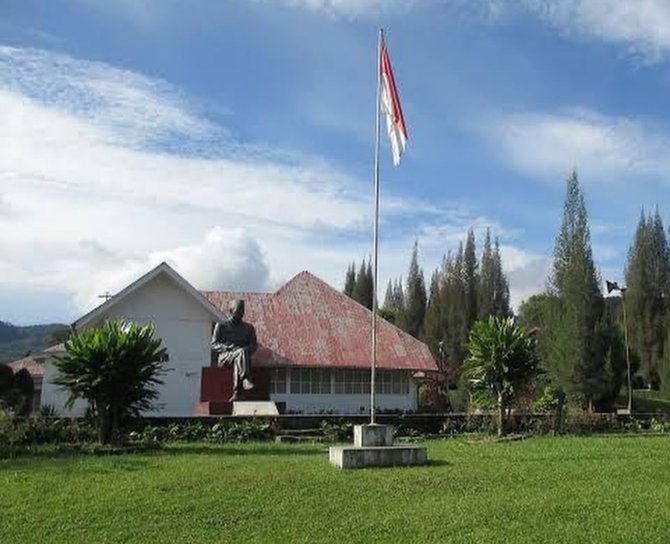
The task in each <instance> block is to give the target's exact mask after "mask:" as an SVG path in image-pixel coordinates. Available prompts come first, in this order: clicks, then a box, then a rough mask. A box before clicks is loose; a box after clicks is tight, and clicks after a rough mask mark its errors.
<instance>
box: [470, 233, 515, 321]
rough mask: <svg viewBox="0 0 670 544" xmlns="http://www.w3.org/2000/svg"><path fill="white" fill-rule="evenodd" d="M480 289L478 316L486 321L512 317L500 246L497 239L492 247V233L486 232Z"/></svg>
mask: <svg viewBox="0 0 670 544" xmlns="http://www.w3.org/2000/svg"><path fill="white" fill-rule="evenodd" d="M479 270H480V275H479V289H478V297H477V315H478V318H479V319H485V318H487V317H488V316H489V315H494V316H496V317H507V316H509V315H511V313H512V312H511V311H510V307H509V284H508V282H507V277H506V276H505V273H504V272H503V269H502V261H501V258H500V244H499V242H498V239H497V238H496V241H495V246H494V247H491V232H490V231H489V230H488V229H487V230H486V238H485V239H484V249H483V250H482V258H481V264H480V268H479Z"/></svg>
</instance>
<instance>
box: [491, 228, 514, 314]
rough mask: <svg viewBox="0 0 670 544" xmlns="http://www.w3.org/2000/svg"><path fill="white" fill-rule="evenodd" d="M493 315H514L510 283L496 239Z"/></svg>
mask: <svg viewBox="0 0 670 544" xmlns="http://www.w3.org/2000/svg"><path fill="white" fill-rule="evenodd" d="M492 314H493V315H495V316H498V317H507V316H509V315H512V309H511V308H510V305H509V282H508V281H507V276H505V272H503V269H502V259H501V257H500V242H499V241H498V238H496V241H495V245H494V246H493V303H492Z"/></svg>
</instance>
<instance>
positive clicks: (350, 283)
mask: <svg viewBox="0 0 670 544" xmlns="http://www.w3.org/2000/svg"><path fill="white" fill-rule="evenodd" d="M355 285H356V261H353V262H352V263H351V264H350V265H349V267H348V268H347V274H346V276H345V277H344V290H343V291H342V292H343V293H344V294H345V295H347V296H348V297H351V296H352V295H353V293H354V286H355Z"/></svg>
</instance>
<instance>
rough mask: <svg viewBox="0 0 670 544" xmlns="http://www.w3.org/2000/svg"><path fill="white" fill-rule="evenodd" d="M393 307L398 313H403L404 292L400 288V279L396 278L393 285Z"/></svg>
mask: <svg viewBox="0 0 670 544" xmlns="http://www.w3.org/2000/svg"><path fill="white" fill-rule="evenodd" d="M393 305H394V307H395V308H396V309H397V310H398V311H400V312H404V311H405V291H404V289H403V287H402V278H398V279H397V280H396V281H395V284H394V285H393Z"/></svg>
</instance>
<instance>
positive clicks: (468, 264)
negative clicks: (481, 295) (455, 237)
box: [462, 229, 479, 331]
mask: <svg viewBox="0 0 670 544" xmlns="http://www.w3.org/2000/svg"><path fill="white" fill-rule="evenodd" d="M462 270H463V281H464V284H465V306H464V307H463V311H464V312H465V320H466V323H467V325H468V331H469V330H470V328H471V327H472V325H474V323H475V321H477V287H478V284H479V275H478V273H477V250H476V247H475V232H474V230H472V229H470V230H468V237H467V239H466V241H465V250H464V251H463V269H462Z"/></svg>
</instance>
